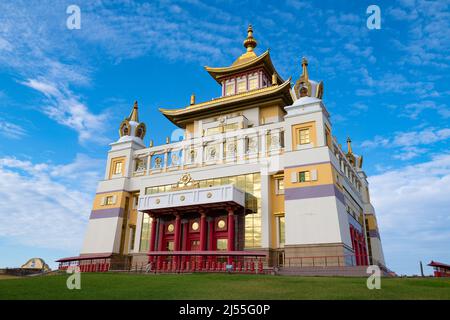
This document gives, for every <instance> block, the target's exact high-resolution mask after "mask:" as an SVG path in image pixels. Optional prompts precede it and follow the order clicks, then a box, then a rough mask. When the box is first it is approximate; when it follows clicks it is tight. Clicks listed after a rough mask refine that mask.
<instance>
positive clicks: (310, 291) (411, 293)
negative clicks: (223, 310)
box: [0, 273, 450, 300]
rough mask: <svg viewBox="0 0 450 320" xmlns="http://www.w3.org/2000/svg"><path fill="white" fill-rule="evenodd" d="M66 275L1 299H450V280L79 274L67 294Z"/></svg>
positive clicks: (25, 284)
mask: <svg viewBox="0 0 450 320" xmlns="http://www.w3.org/2000/svg"><path fill="white" fill-rule="evenodd" d="M67 277H68V275H66V274H64V275H53V276H41V277H28V278H20V279H3V280H0V299H281V300H286V299H450V279H433V278H424V279H420V278H417V279H404V278H403V279H402V278H382V280H381V290H368V289H367V287H366V279H365V278H341V277H334V278H324V277H292V276H258V275H228V274H185V275H153V274H152V275H135V274H115V273H105V274H93V273H91V274H89V273H84V274H82V275H81V290H68V289H67V287H66V279H67Z"/></svg>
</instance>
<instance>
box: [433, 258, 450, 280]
mask: <svg viewBox="0 0 450 320" xmlns="http://www.w3.org/2000/svg"><path fill="white" fill-rule="evenodd" d="M428 265H429V266H430V267H433V269H434V276H435V277H450V265H448V264H445V263H442V262H437V261H433V260H431V262H430V263H429V264H428Z"/></svg>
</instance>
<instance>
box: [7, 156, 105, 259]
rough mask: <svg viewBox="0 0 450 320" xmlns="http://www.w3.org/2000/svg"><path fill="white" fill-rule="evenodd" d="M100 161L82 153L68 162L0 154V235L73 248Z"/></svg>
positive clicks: (88, 206) (81, 230) (82, 226)
mask: <svg viewBox="0 0 450 320" xmlns="http://www.w3.org/2000/svg"><path fill="white" fill-rule="evenodd" d="M102 162H103V161H100V160H97V159H92V158H89V157H87V156H86V155H78V156H77V158H76V159H75V161H74V162H73V163H70V164H68V165H52V164H49V163H37V164H35V163H32V162H30V161H23V160H18V159H16V158H0V198H1V199H2V205H1V206H0V237H6V238H8V239H10V240H13V241H15V242H17V243H20V244H24V245H28V246H33V247H41V248H53V249H66V250H76V251H78V250H79V249H80V246H81V241H82V239H83V237H84V232H85V228H86V222H87V219H88V217H89V213H90V209H91V204H92V202H91V201H92V198H93V195H94V193H95V187H94V184H95V183H96V182H97V181H98V180H99V178H100V176H99V172H101V171H100V167H99V165H100V164H102Z"/></svg>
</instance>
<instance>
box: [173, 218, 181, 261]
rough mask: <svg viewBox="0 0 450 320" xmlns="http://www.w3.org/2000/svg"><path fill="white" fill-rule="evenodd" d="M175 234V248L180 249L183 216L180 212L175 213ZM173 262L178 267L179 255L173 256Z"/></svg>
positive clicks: (175, 249)
mask: <svg viewBox="0 0 450 320" xmlns="http://www.w3.org/2000/svg"><path fill="white" fill-rule="evenodd" d="M174 231H175V235H174V237H173V250H174V251H179V250H180V236H181V217H180V215H179V214H176V215H175V230H174ZM172 261H173V264H174V265H175V268H176V269H178V257H173V260H172Z"/></svg>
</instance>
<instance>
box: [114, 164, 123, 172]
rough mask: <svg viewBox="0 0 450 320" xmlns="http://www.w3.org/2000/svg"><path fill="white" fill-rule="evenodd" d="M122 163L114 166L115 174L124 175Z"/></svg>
mask: <svg viewBox="0 0 450 320" xmlns="http://www.w3.org/2000/svg"><path fill="white" fill-rule="evenodd" d="M122 166H123V163H122V162H116V163H115V165H114V174H122Z"/></svg>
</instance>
